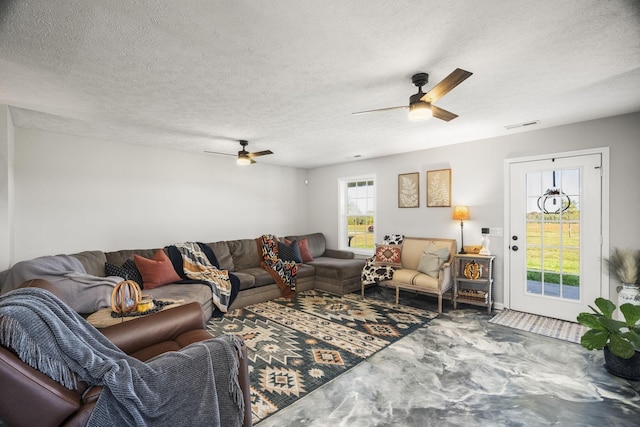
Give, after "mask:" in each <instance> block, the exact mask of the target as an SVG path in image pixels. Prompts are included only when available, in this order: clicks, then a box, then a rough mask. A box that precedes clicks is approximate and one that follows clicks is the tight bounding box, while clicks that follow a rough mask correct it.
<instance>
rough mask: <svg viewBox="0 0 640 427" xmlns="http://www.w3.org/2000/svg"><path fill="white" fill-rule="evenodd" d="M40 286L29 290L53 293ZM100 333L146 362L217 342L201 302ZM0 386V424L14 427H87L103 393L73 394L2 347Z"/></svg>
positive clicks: (244, 375) (243, 382) (245, 386)
mask: <svg viewBox="0 0 640 427" xmlns="http://www.w3.org/2000/svg"><path fill="white" fill-rule="evenodd" d="M34 282H35V283H34ZM39 282H45V281H31V282H29V283H28V284H25V286H38V287H43V288H46V289H49V286H48V285H47V283H48V282H45V283H39ZM100 331H101V332H102V333H103V334H104V335H105V336H106V337H107V338H109V340H110V341H112V342H113V343H114V344H115V345H117V346H118V347H119V348H120V349H121V350H122V351H124V352H125V353H127V354H129V355H131V356H133V357H135V358H137V359H139V360H143V361H145V360H149V359H151V358H153V357H155V356H158V355H160V354H163V353H166V352H168V351H176V350H179V349H181V348H182V347H185V346H187V345H189V344H191V343H194V342H199V341H203V340H206V339H209V338H211V337H212V336H211V334H209V332H208V331H207V329H206V326H205V322H204V320H203V310H202V306H201V305H200V304H199V303H190V304H186V305H183V306H179V307H175V308H171V309H166V310H163V311H160V312H157V313H153V314H150V315H148V316H144V317H141V318H139V319H135V320H131V321H128V322H123V323H119V324H116V325H113V326H109V327H106V328H103V329H100ZM241 351H242V357H241V358H240V370H239V382H240V387H241V389H242V393H243V398H244V405H245V416H244V424H243V426H244V427H250V426H251V425H252V421H251V400H250V394H249V373H248V362H247V348H246V346H244V345H243V346H242V350H241ZM0 383H1V384H2V387H1V391H0V419H1V420H2V421H3V422H5V423H7V424H8V425H9V426H34V425H38V426H43V427H47V426H66V427H75V426H85V425H86V424H87V421H88V420H89V416H90V415H91V412H92V410H93V408H94V406H95V404H96V401H97V399H98V396H99V395H100V392H101V390H102V387H92V388H89V387H87V385H86V384H79V385H78V388H77V389H76V390H69V389H67V388H66V387H64V386H62V385H61V384H59V383H58V382H56V381H54V380H52V379H51V378H49V377H48V376H46V375H44V374H42V373H41V372H39V371H38V370H36V369H34V368H32V367H31V366H29V365H27V364H26V363H24V362H22V361H21V360H20V359H19V358H18V357H17V355H16V354H15V353H14V352H13V351H12V350H11V349H9V348H6V347H3V346H0Z"/></svg>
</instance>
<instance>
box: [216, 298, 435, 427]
mask: <svg viewBox="0 0 640 427" xmlns="http://www.w3.org/2000/svg"><path fill="white" fill-rule="evenodd" d="M436 316H437V313H435V312H430V311H425V310H420V309H417V308H413V307H408V306H402V305H400V306H396V305H395V304H393V303H392V302H387V301H382V300H377V299H373V298H365V299H364V300H363V299H361V298H360V297H359V296H356V295H355V294H348V295H345V296H344V297H339V296H335V295H331V294H327V293H324V292H319V291H306V292H301V293H299V294H298V295H297V296H296V297H295V298H294V299H293V300H289V299H284V298H281V299H278V300H274V301H269V302H264V303H260V304H254V305H250V306H247V307H244V308H240V309H237V310H234V311H232V312H230V313H227V315H225V317H223V318H212V319H211V320H209V322H208V323H207V328H208V329H209V331H210V332H211V333H212V334H214V335H221V334H223V333H231V334H239V335H242V336H243V337H244V339H245V342H246V344H247V347H248V350H249V376H250V382H251V405H252V407H251V409H252V412H253V423H254V424H257V423H258V422H259V421H261V420H263V419H265V418H266V417H268V416H269V415H272V414H273V413H275V412H276V411H278V410H280V409H282V408H284V407H286V406H288V405H290V404H291V403H293V402H295V401H296V400H297V399H300V398H301V397H303V396H305V395H307V394H309V393H310V392H311V391H313V390H315V389H316V388H318V387H320V386H321V385H323V384H325V383H327V382H329V381H331V380H332V379H333V378H335V377H337V376H338V375H340V374H343V373H345V372H346V371H348V370H349V369H351V368H353V367H354V366H356V365H357V364H358V363H360V362H362V361H363V360H365V359H366V358H367V357H369V356H371V355H373V354H374V353H376V352H378V351H380V350H382V349H383V348H385V347H386V346H388V345H389V344H391V343H393V342H395V341H397V340H399V339H400V338H402V337H404V336H406V335H408V334H409V333H411V332H413V331H415V330H416V329H418V328H421V327H423V326H424V325H426V324H427V323H428V322H429V321H430V320H431V319H433V318H435V317H436Z"/></svg>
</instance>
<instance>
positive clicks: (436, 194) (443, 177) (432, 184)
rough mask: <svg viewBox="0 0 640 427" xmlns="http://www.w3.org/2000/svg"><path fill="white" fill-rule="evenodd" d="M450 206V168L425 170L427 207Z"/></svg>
mask: <svg viewBox="0 0 640 427" xmlns="http://www.w3.org/2000/svg"><path fill="white" fill-rule="evenodd" d="M448 206H451V169H439V170H434V171H427V207H428V208H434V207H448Z"/></svg>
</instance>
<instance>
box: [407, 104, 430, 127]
mask: <svg viewBox="0 0 640 427" xmlns="http://www.w3.org/2000/svg"><path fill="white" fill-rule="evenodd" d="M431 117H433V112H432V111H431V104H429V103H428V102H424V101H418V102H415V103H413V104H411V105H409V120H411V121H413V122H420V121H424V120H429V119H430V118H431Z"/></svg>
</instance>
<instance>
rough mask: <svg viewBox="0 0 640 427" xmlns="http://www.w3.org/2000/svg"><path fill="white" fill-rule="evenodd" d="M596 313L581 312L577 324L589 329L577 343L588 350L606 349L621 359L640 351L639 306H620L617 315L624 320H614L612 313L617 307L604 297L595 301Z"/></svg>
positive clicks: (628, 357)
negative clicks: (620, 315) (606, 347)
mask: <svg viewBox="0 0 640 427" xmlns="http://www.w3.org/2000/svg"><path fill="white" fill-rule="evenodd" d="M595 303H596V306H597V307H598V308H599V309H600V310H597V309H595V308H593V307H592V306H589V308H590V309H591V310H592V311H593V313H586V312H583V313H580V314H579V315H578V323H580V324H581V325H584V326H586V327H588V328H591V329H589V330H588V331H587V332H585V333H584V335H582V338H581V339H580V344H582V346H583V347H584V348H586V349H588V350H602V349H603V348H604V347H605V346H608V347H609V351H611V353H612V354H614V355H616V356H618V357H621V358H623V359H630V358H631V357H633V355H634V353H635V351H636V350H640V325H636V323H638V321H639V320H640V305H633V304H629V303H627V304H622V305H621V306H620V312H621V313H622V315H623V316H624V321H621V320H615V319H614V318H613V311H614V310H615V309H616V305H615V304H614V303H612V302H611V301H609V300H607V299H604V298H596V301H595Z"/></svg>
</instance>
